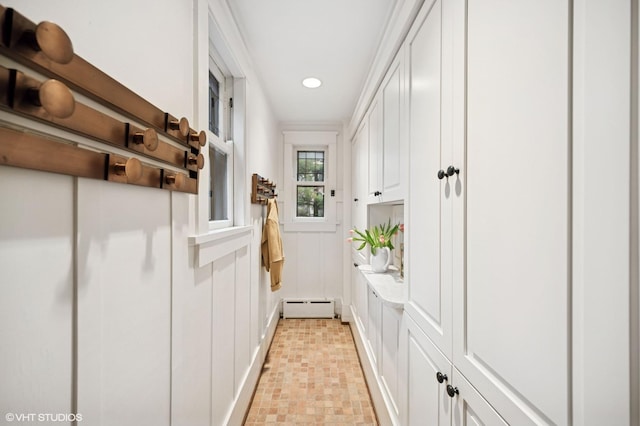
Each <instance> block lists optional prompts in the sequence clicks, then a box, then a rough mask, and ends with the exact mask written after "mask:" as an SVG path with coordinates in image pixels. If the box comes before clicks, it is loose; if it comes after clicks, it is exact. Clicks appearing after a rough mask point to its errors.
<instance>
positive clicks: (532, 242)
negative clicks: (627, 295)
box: [442, 0, 572, 425]
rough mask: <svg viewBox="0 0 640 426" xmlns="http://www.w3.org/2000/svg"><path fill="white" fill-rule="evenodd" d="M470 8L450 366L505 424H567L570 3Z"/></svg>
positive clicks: (458, 141) (458, 143)
mask: <svg viewBox="0 0 640 426" xmlns="http://www.w3.org/2000/svg"><path fill="white" fill-rule="evenodd" d="M460 3H463V2H460ZM467 5H468V6H467V10H466V14H465V15H466V21H467V29H466V30H467V37H466V58H465V56H464V52H465V49H464V48H463V46H464V43H463V41H462V40H460V43H459V46H458V47H457V50H456V54H457V55H458V54H459V56H458V57H456V59H455V61H456V62H455V63H456V65H460V66H462V64H464V63H466V70H467V72H466V88H467V90H466V108H464V106H465V103H464V101H463V99H462V97H459V98H458V97H454V101H455V102H457V105H456V106H455V108H456V109H458V108H459V111H460V112H461V114H460V115H461V116H466V127H464V122H463V121H462V120H460V122H457V121H456V122H455V123H454V125H455V126H458V127H461V128H465V129H466V140H465V139H464V138H462V137H459V138H455V139H454V140H453V145H454V150H455V156H454V161H453V163H454V165H455V166H456V167H460V176H459V177H457V178H456V179H455V181H456V184H457V181H458V180H460V181H461V188H460V191H458V190H457V188H455V187H454V189H453V194H454V195H453V200H451V201H448V202H451V203H452V206H453V209H454V216H453V218H454V219H453V223H454V226H453V233H454V238H453V242H454V248H453V256H454V262H455V263H454V267H453V271H455V275H454V280H453V290H454V292H453V321H454V322H453V330H454V336H453V342H454V346H453V362H454V365H455V366H456V368H458V369H459V370H460V371H461V372H462V373H463V374H464V375H465V377H466V378H467V379H468V380H469V381H470V382H471V383H472V384H473V386H474V387H475V388H476V389H477V390H478V391H479V392H480V393H481V394H482V395H483V396H484V397H485V398H486V399H487V400H489V402H490V403H491V405H492V406H493V407H495V408H496V409H497V411H498V412H499V413H500V414H501V415H502V416H503V417H504V418H505V420H506V421H507V422H508V423H510V424H517V425H525V424H559V425H562V424H569V423H570V400H569V395H570V377H571V375H570V371H571V370H570V368H569V364H568V363H569V360H570V357H571V351H570V345H571V333H570V331H571V323H570V318H571V309H570V300H569V297H570V294H571V285H570V280H571V270H570V269H569V268H570V265H571V259H570V258H569V255H570V252H571V248H572V245H571V240H570V239H569V237H570V232H571V222H570V211H569V208H570V205H571V199H570V198H569V194H570V192H571V180H570V174H571V159H570V158H569V153H570V151H571V146H570V143H569V141H570V128H569V123H570V122H571V116H570V108H571V100H570V99H569V93H570V89H571V84H570V59H571V58H570V55H569V45H570V43H571V40H570V34H571V17H570V16H569V11H570V4H569V1H568V0H564V1H562V0H554V1H539V2H502V1H497V0H483V1H469V2H468V3H467ZM498 10H499V13H498V12H497V11H498ZM461 12H463V10H461ZM465 15H463V14H462V13H460V16H465ZM461 80H462V79H461ZM455 84H457V85H462V84H464V81H456V82H455ZM510 165H515V166H516V169H517V171H516V170H514V171H515V172H516V173H515V174H511V173H507V174H505V173H504V172H505V166H507V167H509V166H510ZM543 170H547V171H555V172H553V173H543V172H541V171H543ZM556 172H557V173H556ZM449 180H450V181H451V180H452V179H449ZM442 185H443V186H444V185H445V183H444V182H443V183H442ZM443 191H444V192H446V189H444V188H443ZM550 372H551V373H552V374H549V373H550Z"/></svg>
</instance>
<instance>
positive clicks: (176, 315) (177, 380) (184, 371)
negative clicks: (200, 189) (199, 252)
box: [171, 192, 212, 426]
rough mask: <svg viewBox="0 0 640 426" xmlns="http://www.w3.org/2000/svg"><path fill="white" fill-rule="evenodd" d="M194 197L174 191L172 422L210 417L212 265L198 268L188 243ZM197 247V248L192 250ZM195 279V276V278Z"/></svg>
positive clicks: (204, 422)
mask: <svg viewBox="0 0 640 426" xmlns="http://www.w3.org/2000/svg"><path fill="white" fill-rule="evenodd" d="M190 197H192V196H191V195H187V194H181V193H177V192H174V193H172V195H171V206H172V211H171V212H172V214H171V216H172V233H173V253H172V261H173V270H172V272H173V285H172V298H173V299H172V315H171V319H172V324H171V330H172V338H171V345H172V348H171V349H172V358H171V364H172V365H171V371H172V375H171V425H172V426H209V425H210V422H211V419H210V416H211V350H212V344H211V306H212V294H211V291H212V289H211V265H209V266H208V267H204V268H198V269H196V270H193V269H192V267H191V265H192V264H193V263H192V262H191V261H190V258H189V257H190V256H189V249H190V247H189V246H188V243H187V241H188V236H189V235H190V227H189V223H188V220H189V216H188V214H189V209H188V206H189V204H188V200H187V198H190ZM191 250H193V248H191ZM194 278H195V279H194Z"/></svg>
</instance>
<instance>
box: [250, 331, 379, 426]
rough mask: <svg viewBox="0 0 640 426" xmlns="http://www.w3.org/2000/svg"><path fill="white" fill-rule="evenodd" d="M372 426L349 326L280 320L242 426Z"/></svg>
mask: <svg viewBox="0 0 640 426" xmlns="http://www.w3.org/2000/svg"><path fill="white" fill-rule="evenodd" d="M303 424H304V425H312V424H315V425H377V424H378V423H377V420H376V415H375V412H374V410H373V405H372V403H371V397H370V396H369V390H368V388H367V384H366V382H365V379H364V375H363V373H362V368H361V367H360V361H359V359H358V354H357V352H356V347H355V343H354V341H353V336H352V335H351V330H350V329H349V325H348V324H342V323H341V321H340V320H336V319H285V320H282V319H281V320H280V322H279V323H278V327H277V329H276V334H275V337H274V339H273V343H272V344H271V348H270V349H269V354H268V355H267V359H266V362H265V365H264V367H263V370H262V375H261V376H260V380H259V382H258V387H257V389H256V392H255V395H254V397H253V401H252V402H251V406H250V407H249V413H248V415H247V418H246V421H245V425H251V426H253V425H303Z"/></svg>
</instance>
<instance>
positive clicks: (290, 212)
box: [284, 131, 337, 232]
mask: <svg viewBox="0 0 640 426" xmlns="http://www.w3.org/2000/svg"><path fill="white" fill-rule="evenodd" d="M336 140H337V132H334V131H286V132H284V151H285V158H284V166H285V182H284V193H285V197H284V230H285V231H334V232H335V226H336V202H335V187H336V168H337V167H336V166H337V164H336Z"/></svg>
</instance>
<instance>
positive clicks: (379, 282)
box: [358, 265, 409, 309]
mask: <svg viewBox="0 0 640 426" xmlns="http://www.w3.org/2000/svg"><path fill="white" fill-rule="evenodd" d="M358 269H359V270H360V273H361V274H362V275H363V276H364V278H365V279H366V280H367V283H369V286H370V287H371V288H372V289H373V291H375V292H376V294H377V295H378V296H380V299H381V300H382V303H384V304H386V305H388V306H391V307H392V308H396V309H403V308H404V304H405V303H407V299H408V298H409V292H408V290H407V283H406V282H404V280H403V279H402V278H400V271H398V269H396V268H390V269H389V271H388V272H384V273H379V272H372V271H371V265H360V266H358Z"/></svg>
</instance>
